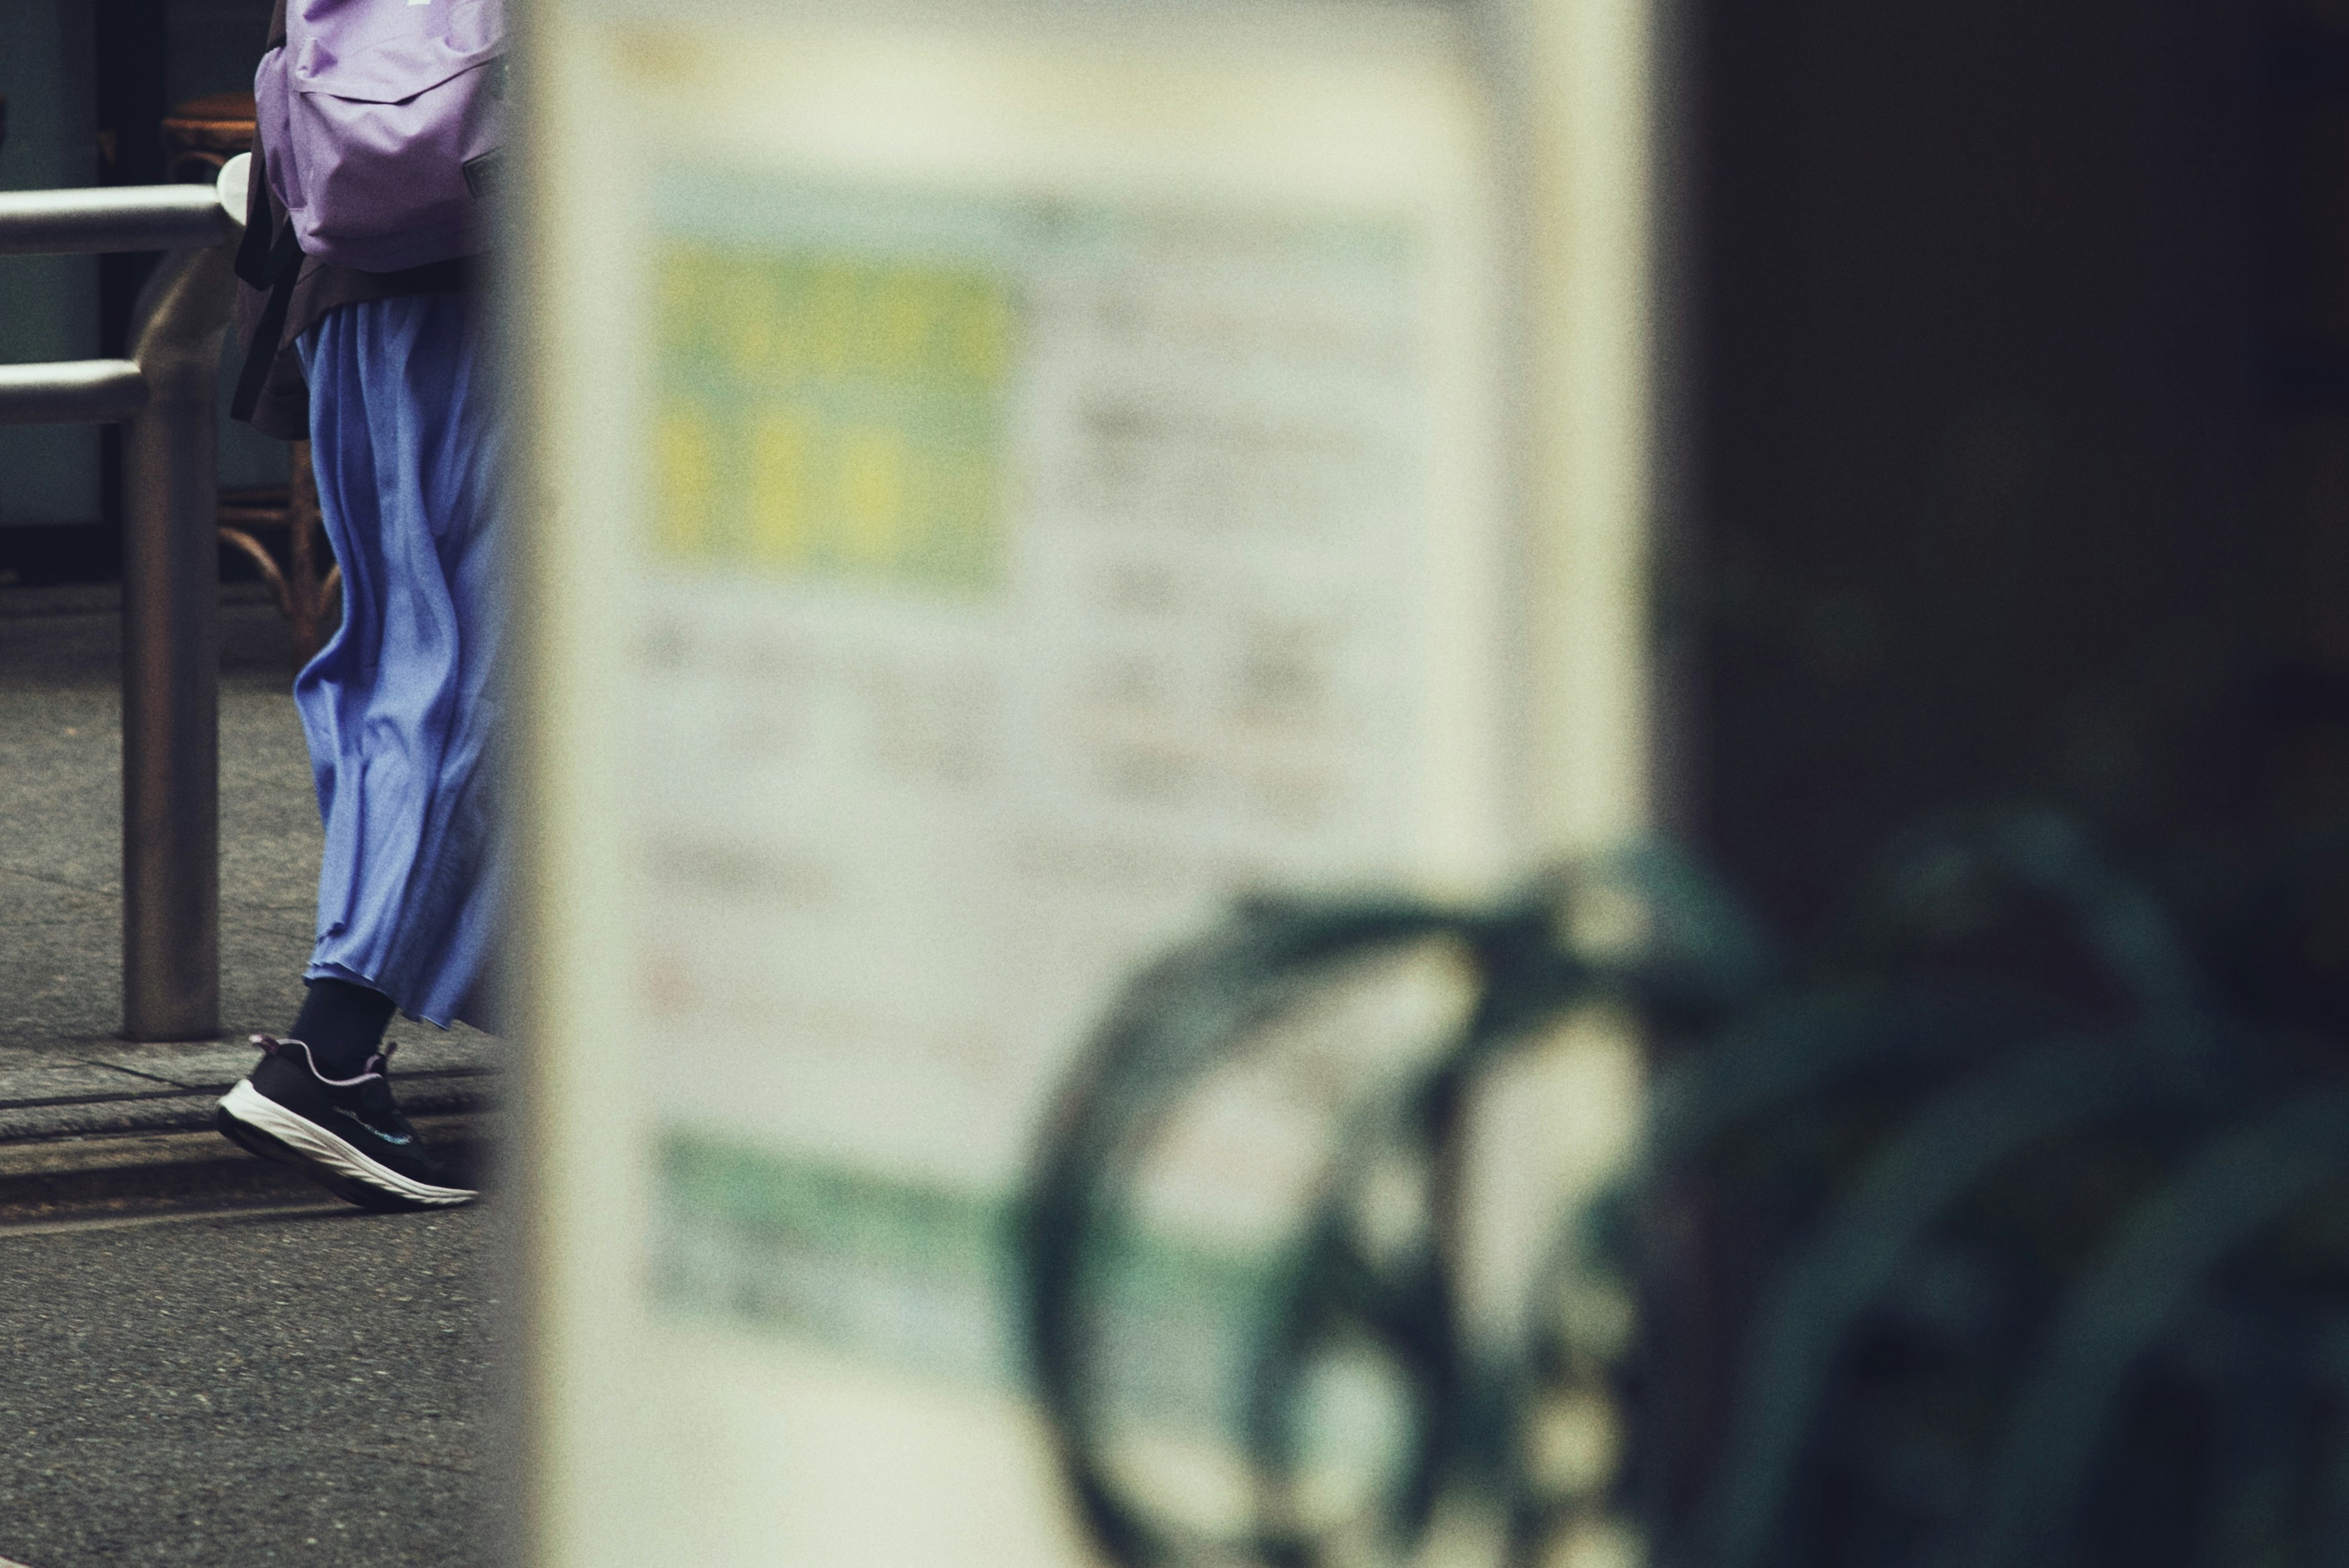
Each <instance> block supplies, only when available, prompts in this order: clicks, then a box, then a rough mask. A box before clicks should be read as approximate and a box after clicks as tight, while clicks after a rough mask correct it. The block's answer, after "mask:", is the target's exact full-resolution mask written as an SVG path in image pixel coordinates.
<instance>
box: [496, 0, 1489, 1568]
mask: <svg viewBox="0 0 2349 1568" xmlns="http://www.w3.org/2000/svg"><path fill="white" fill-rule="evenodd" d="M534 14H535V16H536V19H537V22H538V32H537V35H536V37H535V40H534V47H535V49H536V60H535V64H534V67H533V72H532V77H531V82H532V88H531V90H532V92H533V94H534V95H535V102H536V106H537V112H538V119H537V120H536V123H535V127H534V130H535V135H536V139H537V140H536V146H535V154H534V168H535V170H536V171H537V174H538V177H539V184H538V186H537V189H536V191H535V192H534V201H533V210H532V212H531V214H530V217H529V222H528V225H527V227H528V233H529V235H530V241H529V245H528V247H527V252H526V265H525V268H524V270H523V275H524V276H525V277H526V278H527V280H528V283H527V288H528V292H529V294H530V296H531V298H532V303H533V322H534V325H533V339H532V341H533V345H534V350H535V353H536V358H534V359H533V362H532V367H531V379H532V385H533V416H534V420H535V430H536V432H537V435H536V441H537V484H536V491H535V493H536V497H537V506H536V512H535V515H534V521H535V524H536V526H535V530H534V534H533V542H532V545H531V549H530V552H529V560H530V562H531V565H530V567H529V570H528V577H527V587H528V594H529V601H530V603H531V604H532V605H533V609H534V615H535V624H536V627H537V628H538V636H537V641H536V644H535V649H536V653H537V662H536V679H535V683H534V685H533V687H532V688H531V689H530V691H529V694H528V695H529V701H530V710H531V714H532V719H531V722H532V724H533V735H534V737H535V740H534V743H533V750H532V754H531V755H532V763H531V767H532V773H533V777H534V778H535V780H536V785H537V787H536V790H535V793H534V797H533V799H534V805H535V807H536V812H535V815H534V816H533V820H532V827H533V835H534V838H535V842H536V846H537V855H536V857H535V860H534V867H535V870H534V887H535V894H534V898H535V901H536V903H537V905H538V907H539V909H540V916H539V919H538V920H537V923H536V931H535V937H536V945H535V947H534V948H533V951H532V952H531V953H530V954H529V955H528V956H529V965H528V968H527V970H526V975H527V983H528V986H529V988H530V991H531V993H532V995H533V997H534V998H535V1004H534V1007H533V1012H534V1015H535V1016H536V1018H537V1020H538V1039H537V1041H536V1044H535V1060H536V1061H537V1062H538V1064H539V1070H538V1072H537V1073H536V1075H535V1079H536V1083H537V1085H538V1087H537V1093H536V1095H535V1096H534V1098H533V1139H534V1148H533V1170H534V1172H535V1177H536V1180H537V1182H538V1193H539V1197H540V1199H541V1205H540V1215H539V1225H540V1235H541V1250H540V1254H539V1264H540V1271H541V1272H540V1274H539V1277H538V1279H537V1281H536V1282H535V1289H536V1292H537V1301H538V1303H539V1306H538V1308H537V1311H538V1315H539V1321H540V1323H541V1324H542V1327H543V1333H542V1334H540V1335H538V1336H537V1350H536V1354H537V1355H538V1356H539V1363H538V1370H537V1375H536V1385H537V1387H538V1390H539V1409H538V1430H539V1440H540V1442H541V1445H542V1452H541V1457H540V1461H539V1473H538V1487H539V1500H538V1502H537V1505H536V1507H537V1513H538V1517H539V1520H540V1526H539V1528H540V1530H541V1532H542V1545H543V1551H544V1552H545V1556H544V1561H546V1562H548V1563H560V1564H564V1565H565V1568H568V1565H572V1564H588V1563H645V1562H680V1563H696V1564H710V1565H717V1564H728V1563H794V1564H797V1563H807V1564H819V1565H822V1568H847V1565H850V1564H860V1563H872V1564H883V1563H887V1564H898V1563H904V1564H921V1565H924V1568H928V1565H933V1564H940V1565H942V1564H947V1563H1005V1564H1015V1563H1016V1564H1019V1568H1050V1564H1052V1563H1081V1562H1085V1561H1088V1560H1089V1558H1088V1555H1087V1548H1086V1547H1085V1545H1084V1543H1083V1542H1081V1539H1080V1538H1079V1533H1078V1532H1077V1529H1076V1527H1075V1525H1074V1524H1073V1523H1072V1522H1071V1517H1070V1515H1069V1514H1068V1511H1067V1510H1066V1508H1065V1505H1064V1503H1063V1501H1062V1499H1061V1496H1060V1493H1059V1490H1058V1484H1057V1480H1056V1478H1055V1475H1054V1473H1053V1471H1052V1469H1051V1466H1050V1460H1049V1455H1048V1453H1047V1451H1046V1450H1045V1449H1044V1448H1043V1446H1042V1444H1041V1442H1040V1438H1039V1435H1038V1430H1037V1426H1036V1422H1035V1419H1034V1417H1033V1416H1032V1415H1031V1414H1030V1411H1029V1409H1028V1407H1027V1403H1026V1399H1025V1397H1024V1394H1023V1392H1022V1389H1021V1383H1020V1379H1021V1373H1022V1369H1021V1366H1020V1362H1019V1345H1018V1344H1017V1342H1016V1339H1015V1338H1014V1336H1013V1335H1012V1334H1011V1333H1010V1329H1009V1322H1010V1320H1009V1316H1008V1314H1009V1310H1010V1305H1009V1303H1010V1297H1009V1289H1010V1282H1009V1272H1008V1270H1009V1259H1008V1257H1007V1255H1006V1253H1005V1249H1004V1245H1003V1243H1004V1241H1005V1239H1006V1237H1007V1235H1008V1226H1007V1217H1008V1214H1009V1205H1010V1204H1011V1202H1012V1199H1013V1197H1014V1195H1015V1193H1016V1191H1017V1188H1018V1184H1019V1180H1020V1179H1021V1177H1022V1175H1023V1172H1024V1169H1025V1166H1026V1162H1027V1160H1028V1158H1029V1157H1030V1151H1031V1149H1032V1147H1033V1145H1034V1142H1035V1139H1036V1138H1037V1137H1038V1136H1039V1133H1040V1128H1039V1119H1040V1116H1041V1114H1042V1113H1043V1110H1044V1108H1045V1106H1046V1105H1047V1103H1048V1101H1049V1097H1050V1094H1051V1092H1052V1089H1053V1086H1054V1085H1055V1083H1056V1082H1057V1080H1058V1079H1059V1078H1060V1076H1061V1075H1062V1074H1063V1073H1065V1072H1066V1070H1067V1068H1068V1066H1069V1064H1071V1061H1072V1059H1073V1057H1074V1054H1075V1053H1076V1052H1077V1051H1078V1049H1079V1047H1080V1046H1081V1044H1082V1041H1083V1038H1084V1034H1085V1032H1086V1030H1087V1028H1088V1026H1089V1025H1090V1024H1091V1023H1092V1022H1093V1021H1095V1020H1096V1019H1097V1017H1098V1016H1099V1014H1100V1012H1101V1011H1102V1008H1103V1007H1104V1006H1105V1005H1106V1003H1107V1002H1108V1001H1109V999H1110V998H1111V997H1112V995H1113V994H1114V992H1115V989H1116V987H1117V985H1118V984H1119V982H1120V981H1122V980H1123V978H1125V977H1126V976H1127V975H1128V974H1129V973H1130V972H1131V971H1133V969H1134V968H1135V967H1136V966H1137V965H1138V964H1140V963H1142V962H1143V961H1146V960H1148V959H1149V958H1151V957H1153V956H1154V955H1155V954H1156V953H1158V952H1159V951H1161V950H1164V947H1165V946H1166V945H1167V944H1168V943H1170V942H1172V941H1174V940H1178V939H1180V938H1181V937H1183V936H1184V935H1185V934H1186V933H1189V932H1193V931H1195V930H1197V929H1200V928H1201V927H1202V926H1203V925H1205V924H1206V923H1207V922H1209V921H1211V920H1212V919H1215V918H1216V915H1217V914H1218V912H1219V911H1220V910H1221V909H1223V908H1224V907H1225V906H1226V903H1227V901H1228V899H1229V898H1230V897H1231V896H1232V895H1233V894H1234V893H1235V892H1237V891H1240V890H1243V889H1247V888H1288V889H1297V888H1338V887H1353V886H1398V885H1400V886H1407V887H1412V888H1419V889H1422V890H1433V891H1439V892H1445V893H1470V892H1479V891H1485V890H1489V889H1490V888H1493V887H1495V886H1496V885H1498V884H1499V883H1500V882H1501V881H1502V880H1503V879H1505V878H1506V877H1508V876H1509V875H1511V874H1512V873H1514V872H1516V871H1517V870H1519V869H1521V868H1522V863H1523V860H1524V857H1525V854H1526V846H1525V845H1524V844H1523V843H1522V842H1520V841H1519V840H1518V839H1517V838H1516V837H1515V836H1513V829H1514V828H1515V827H1516V825H1518V824H1520V823H1522V822H1523V821H1524V819H1525V816H1526V811H1525V808H1524V803H1523V800H1522V792H1523V791H1524V790H1525V788H1526V780H1525V778H1524V777H1523V776H1522V774H1523V771H1524V769H1523V766H1522V764H1521V763H1519V762H1518V761H1516V758H1515V756H1514V754H1513V747H1514V746H1515V745H1516V743H1517V739H1516V726H1515V725H1513V723H1512V722H1511V719H1512V715H1511V713H1510V710H1509V705H1508V704H1509V697H1508V693H1509V691H1510V690H1511V665H1512V662H1513V660H1521V659H1522V657H1523V654H1522V650H1521V649H1519V647H1518V644H1517V643H1516V641H1515V640H1514V638H1515V628H1516V625H1517V622H1516V619H1515V617H1516V615H1517V614H1518V613H1519V611H1520V609H1521V606H1519V604H1518V602H1517V599H1516V594H1515V592H1514V589H1513V584H1514V583H1515V582H1516V580H1517V578H1518V577H1519V576H1520V573H1521V567H1520V566H1519V565H1518V564H1516V561H1515V559H1514V557H1513V556H1512V549H1511V541H1510V537H1509V535H1508V532H1507V527H1506V516H1507V513H1506V506H1505V501H1506V492H1507V489H1508V486H1507V484H1506V479H1505V475H1504V472H1503V467H1504V465H1503V462H1502V456H1501V454H1502V452H1503V449H1504V445H1505V442H1504V439H1503V421H1502V418H1501V402H1502V396H1503V389H1504V386H1505V375H1504V369H1505V363H1506V361H1505V357H1504V354H1503V337H1504V326H1503V307H1504V305H1505V298H1504V290H1503V287H1502V276H1503V270H1504V269H1503V266H1502V261H1501V257H1502V254H1503V247H1502V240H1501V235H1500V230H1499V218H1498V215H1497V212H1496V201H1497V198H1496V189H1495V173H1494V160H1493V157H1492V155H1491V151H1490V149H1489V148H1488V146H1487V137H1488V135H1489V131H1490V127H1489V119H1490V115H1491V110H1490V107H1489V105H1488V104H1487V102H1486V101H1485V94H1484V92H1483V90H1482V89H1481V88H1480V87H1479V86H1478V82H1477V78H1476V76H1475V73H1474V71H1473V70H1472V68H1471V65H1470V60H1471V49H1470V47H1469V43H1468V41H1467V40H1466V39H1465V38H1464V37H1463V36H1461V35H1460V33H1459V31H1458V29H1457V26H1456V17H1455V16H1454V14H1451V13H1448V12H1442V11H1436V10H1433V9H1427V10H1423V9H1418V8H1413V7H1409V6H1367V5H1333V6H1328V7H1318V6H1303V7H1287V6H1278V5H1250V6H1247V7H1246V8H1241V9H1232V10H1224V9H1220V8H1213V7H1198V8H1192V7H1173V6H1151V7H1146V8H1145V7H1141V6H1133V7H1127V6H1123V5H1101V6H1088V7H1071V8H1067V9H1062V8H1059V7H1053V8H1050V9H1043V8H1040V9H1037V10H1034V11H1029V10H1017V9H1014V10H1002V11H990V10H988V9H987V8H984V7H956V8H954V9H953V10H952V11H951V12H944V11H941V12H936V13H930V12H920V11H890V12H876V13H873V14H870V15H869V16H859V17H858V18H856V19H843V12H842V11H841V8H838V7H830V8H824V9H823V10H818V9H815V8H807V9H800V8H795V7H791V6H761V7H756V8H747V7H746V8H740V9H737V8H733V7H730V6H725V5H696V6H690V7H676V8H670V7H652V6H644V7H637V8H628V7H624V6H615V5H590V4H575V3H570V4H566V3H560V0H558V3H554V4H549V5H543V6H541V7H538V8H536V11H535V13H534ZM1246 1146H1247V1140H1246V1139H1241V1140H1239V1141H1238V1142H1237V1144H1236V1145H1235V1146H1234V1147H1236V1148H1237V1150H1238V1151H1239V1152H1238V1153H1237V1155H1236V1156H1235V1158H1233V1159H1232V1160H1230V1161H1226V1162H1223V1163H1222V1164H1221V1165H1220V1166H1218V1167H1216V1168H1211V1169H1208V1170H1206V1173H1205V1176H1204V1179H1208V1180H1210V1181H1220V1182H1222V1183H1224V1184H1225V1185H1226V1186H1228V1187H1229V1188H1231V1189H1234V1190H1235V1191H1237V1192H1238V1193H1241V1194H1245V1193H1246V1192H1247V1190H1248V1189H1250V1188H1251V1187H1252V1186H1253V1185H1254V1184H1255V1183H1256V1178H1255V1177H1252V1176H1251V1175H1250V1171H1251V1169H1252V1168H1254V1167H1252V1166H1251V1164H1250V1162H1249V1159H1248V1158H1247V1147H1246ZM1258 1152H1259V1157H1260V1159H1261V1161H1262V1169H1263V1171H1264V1172H1266V1173H1269V1174H1268V1177H1267V1179H1273V1178H1274V1177H1277V1174H1278V1171H1279V1170H1280V1169H1281V1168H1283V1151H1282V1150H1281V1149H1280V1148H1278V1147H1272V1146H1271V1145H1269V1144H1268V1146H1267V1147H1263V1148H1262V1149H1261V1150H1260V1151H1258ZM1177 1207H1178V1208H1179V1207H1181V1205H1180V1204H1179V1203H1178V1205H1177ZM1193 1207H1194V1208H1195V1209H1197V1210H1200V1211H1202V1212H1211V1211H1214V1210H1216V1203H1215V1202H1213V1201H1209V1200H1204V1199H1203V1200H1202V1201H1201V1202H1200V1203H1197V1204H1195V1205H1193Z"/></svg>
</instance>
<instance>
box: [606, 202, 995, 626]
mask: <svg viewBox="0 0 2349 1568" xmlns="http://www.w3.org/2000/svg"><path fill="white" fill-rule="evenodd" d="M657 285H658V289H659V306H660V307H659V313H658V325H657V334H658V337H657V351H658V372H657V373H658V381H657V406H656V410H655V414H654V423H653V441H654V457H655V463H654V473H655V482H656V485H657V489H656V493H655V496H654V501H653V506H652V512H651V522H652V545H653V548H654V550H655V553H656V554H657V556H660V557H661V558H663V559H665V560H667V561H669V562H672V563H675V564H678V565H680V566H696V567H702V568H707V569H715V570H719V571H726V572H734V573H750V574H753V575H761V576H774V577H781V578H834V579H844V580H850V581H864V582H869V583H874V584H877V585H885V586H891V587H911V588H917V589H925V590H929V591H932V592H939V593H947V594H954V595H967V594H977V593H984V592H987V591H988V590H991V589H993V588H994V587H996V586H997V585H998V584H999V582H1000V581H1001V578H1002V575H1003V556H1004V541H1005V517H1004V513H1005V504H1006V502H1005V463H1004V457H1003V452H1004V426H1005V422H1006V418H1007V409H1008V404H1009V383H1010V341H1009V339H1010V327H1011V295H1010V286H1009V282H1008V280H1007V279H1005V278H1004V277H1003V276H1002V275H999V274H996V273H992V272H988V271H986V270H982V269H980V268H977V267H957V266H954V265H941V264H939V263H936V262H934V261H927V260H925V261H921V262H914V263H904V264H897V263H891V262H886V261H879V260H874V259H872V258H869V257H865V256H855V257H850V256H841V255H827V254H815V253H809V252H801V251H787V252H776V251H771V250H763V249H757V248H742V247H732V246H724V247H721V246H717V245H711V244H672V245H670V246H668V247H667V248H666V249H664V250H663V251H662V252H661V253H660V254H659V259H658V263H657Z"/></svg>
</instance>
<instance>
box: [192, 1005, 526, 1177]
mask: <svg viewBox="0 0 2349 1568" xmlns="http://www.w3.org/2000/svg"><path fill="white" fill-rule="evenodd" d="M253 1043H254V1044H256V1045H258V1046H260V1047H261V1049H262V1051H263V1053H264V1054H263V1056H262V1058H261V1064H260V1065H258V1066H256V1067H254V1070H253V1075H252V1076H251V1077H249V1078H246V1079H245V1080H244V1081H243V1083H241V1084H239V1085H237V1086H236V1087H234V1088H233V1089H231V1090H230V1091H229V1092H228V1094H227V1095H226V1096H224V1097H223V1098H222V1100H221V1103H220V1109H219V1110H217V1111H215V1112H214V1113H213V1114H212V1125H213V1126H214V1127H218V1128H219V1129H220V1130H221V1132H222V1134H223V1135H225V1136H226V1137H229V1138H231V1139H233V1141H235V1142H236V1143H239V1144H242V1145H243V1147H246V1148H248V1149H251V1150H252V1151H253V1152H254V1153H255V1154H257V1155H259V1156H261V1157H262V1158H264V1159H274V1160H276V1161H277V1162H278V1163H280V1164H282V1165H290V1166H292V1167H294V1168H295V1169H297V1170H300V1171H302V1172H303V1173H304V1174H305V1175H307V1176H309V1177H310V1178H311V1179H314V1180H316V1182H317V1183H318V1185H319V1186H321V1187H323V1188H325V1189H326V1190H327V1191H329V1192H331V1193H333V1194H334V1195H335V1196H336V1197H337V1198H340V1199H344V1200H345V1201H346V1202H349V1203H356V1204H357V1205H358V1206H359V1207H360V1208H362V1209H383V1210H391V1209H440V1208H446V1207H448V1206H449V1205H450V1204H456V1203H470V1202H471V1201H472V1200H473V1199H475V1198H476V1197H478V1196H479V1194H477V1193H476V1192H475V1191H474V1190H473V1189H471V1188H470V1187H466V1186H464V1185H462V1183H461V1182H460V1179H458V1178H457V1177H456V1176H455V1175H454V1174H453V1173H452V1172H450V1170H449V1169H448V1168H445V1167H443V1166H442V1165H440V1163H439V1162H437V1161H435V1160H434V1159H433V1158H432V1157H431V1156H430V1155H429V1154H427V1153H426V1152H425V1150H424V1141H423V1140H422V1139H421V1138H419V1137H417V1136H416V1129H415V1128H414V1127H409V1125H408V1118H407V1117H405V1116H401V1115H400V1114H399V1107H398V1106H396V1105H394V1104H393V1103H392V1099H391V1081H390V1079H389V1078H388V1077H387V1076H386V1075H385V1065H386V1062H387V1059H388V1057H389V1056H390V1054H391V1051H392V1048H391V1047H390V1046H388V1045H387V1046H385V1047H384V1049H383V1051H382V1053H381V1054H378V1055H374V1056H370V1057H368V1058H367V1066H366V1068H365V1069H364V1070H363V1071H361V1072H360V1074H359V1075H358V1076H357V1077H356V1078H329V1077H327V1076H326V1075H324V1074H322V1073H320V1072H319V1071H318V1068H317V1064H316V1062H314V1061H313V1060H312V1059H311V1056H310V1047H309V1046H307V1045H305V1044H303V1043H302V1042H301V1041H299V1040H273V1039H271V1038H270V1037H269V1036H268V1035H266V1034H256V1035H254V1037H253Z"/></svg>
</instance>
